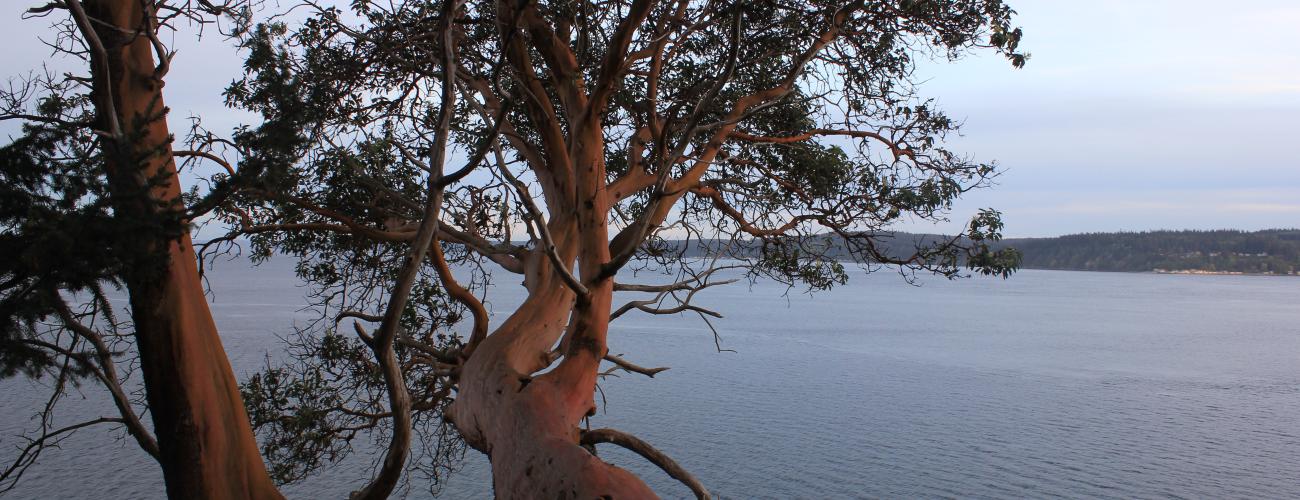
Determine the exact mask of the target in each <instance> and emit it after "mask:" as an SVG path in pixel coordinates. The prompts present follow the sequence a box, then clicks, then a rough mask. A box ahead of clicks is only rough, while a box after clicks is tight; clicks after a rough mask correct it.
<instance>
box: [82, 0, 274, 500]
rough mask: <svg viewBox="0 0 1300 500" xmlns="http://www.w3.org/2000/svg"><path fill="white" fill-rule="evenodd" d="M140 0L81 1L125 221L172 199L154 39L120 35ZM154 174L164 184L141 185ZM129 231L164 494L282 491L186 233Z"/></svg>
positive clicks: (142, 16) (246, 495) (136, 316)
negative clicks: (116, 133) (112, 119)
mask: <svg viewBox="0 0 1300 500" xmlns="http://www.w3.org/2000/svg"><path fill="white" fill-rule="evenodd" d="M145 5H151V4H149V3H146V2H140V1H138V0H91V1H88V2H86V4H85V10H86V14H87V15H88V16H89V18H91V19H93V20H95V24H94V31H95V33H97V36H98V38H99V40H100V41H101V42H102V46H103V48H104V54H103V55H101V54H98V53H95V51H93V50H92V67H93V74H94V77H95V78H94V79H95V89H94V92H95V103H96V107H97V109H98V111H99V112H100V125H101V129H102V130H108V129H109V128H110V127H109V126H108V124H109V117H108V113H109V112H110V111H111V110H112V111H116V113H114V114H115V115H116V118H117V122H118V123H120V127H121V132H122V135H121V138H120V139H118V140H106V141H105V142H106V144H107V145H106V152H107V156H108V158H109V160H108V165H107V166H108V174H109V179H110V187H111V189H112V194H113V197H114V203H115V210H116V211H117V213H118V215H119V216H120V217H122V219H123V220H124V221H135V222H146V221H157V220H159V219H158V215H159V214H160V213H163V212H165V211H167V210H171V209H179V207H180V201H179V200H180V185H179V183H178V180H177V175H176V164H175V161H174V160H173V158H172V154H171V140H172V139H171V135H170V133H169V131H168V129H167V122H166V119H165V108H164V107H163V101H162V89H161V87H162V82H161V81H159V80H158V79H157V77H156V75H155V60H154V49H153V47H152V46H151V44H150V41H149V39H148V38H147V37H145V36H140V35H135V36H131V37H126V36H125V35H123V34H124V33H127V34H129V33H134V32H136V30H139V29H141V28H142V23H144V22H145V21H149V22H152V21H151V20H152V19H153V15H154V13H153V12H152V11H147V10H145V8H144V6H145ZM105 24H106V25H107V26H105ZM144 29H149V27H147V26H146V27H145V28H144ZM84 31H85V28H84V27H83V32H84ZM105 72H107V74H105ZM110 100H111V101H110ZM108 131H109V132H112V131H111V130H108ZM151 179H158V180H161V181H162V182H161V183H158V184H154V185H153V186H152V187H150V188H149V189H148V191H141V188H142V187H144V186H145V185H146V184H145V183H146V182H149V181H150V180H151ZM132 236H139V237H138V238H134V239H133V241H131V242H129V244H130V245H131V247H130V251H131V253H132V255H131V258H133V259H134V261H133V262H132V263H131V265H129V266H128V269H127V273H126V282H127V287H128V291H129V292H130V296H131V312H132V319H133V320H134V326H135V335H136V340H137V345H138V347H139V350H140V367H141V371H142V372H143V373H144V381H145V388H146V391H147V395H148V401H149V413H150V414H151V415H152V416H153V421H154V432H155V434H156V436H157V440H158V445H159V450H160V456H159V461H160V462H161V464H162V468H163V476H164V479H165V480H166V483H167V494H168V496H169V497H171V498H185V499H265V498H272V499H274V498H282V497H281V495H280V493H279V492H278V491H277V490H276V488H275V485H274V484H273V483H272V482H271V479H270V476H269V475H268V474H267V472H266V468H265V466H264V464H263V462H262V457H261V455H260V454H259V453H258V448H257V441H256V440H255V438H254V435H253V431H252V428H251V426H250V425H249V422H248V416H247V414H246V413H245V410H244V404H243V400H242V398H241V397H240V394H239V386H238V383H237V382H236V380H235V376H234V373H233V371H232V370H231V368H230V363H229V361H228V359H227V357H226V353H225V350H224V349H223V347H222V345H221V338H220V337H219V336H218V333H217V328H216V324H215V323H214V322H213V320H212V314H211V312H210V311H209V310H208V304H207V299H206V297H205V296H204V294H203V287H202V284H201V283H200V279H199V274H198V268H197V265H196V263H195V256H194V249H193V245H192V243H191V241H190V237H189V235H188V234H187V233H185V232H184V231H181V234H180V235H179V237H176V236H172V237H169V236H167V235H165V234H161V231H158V230H154V231H152V232H149V233H146V232H144V231H141V232H140V233H139V234H133V235H132Z"/></svg>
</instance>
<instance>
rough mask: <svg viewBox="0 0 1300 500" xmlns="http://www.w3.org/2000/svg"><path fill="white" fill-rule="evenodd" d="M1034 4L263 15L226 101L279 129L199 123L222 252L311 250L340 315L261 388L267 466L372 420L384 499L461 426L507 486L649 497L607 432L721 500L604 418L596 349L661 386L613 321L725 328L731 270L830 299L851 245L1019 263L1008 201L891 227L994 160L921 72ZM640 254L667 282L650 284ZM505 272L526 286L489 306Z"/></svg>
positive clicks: (258, 407) (577, 6) (982, 181)
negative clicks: (590, 421) (929, 90)
mask: <svg viewBox="0 0 1300 500" xmlns="http://www.w3.org/2000/svg"><path fill="white" fill-rule="evenodd" d="M1011 15H1012V11H1011V10H1010V9H1009V8H1008V7H1007V6H1006V5H1004V4H1003V3H1002V2H1001V1H998V0H893V1H872V2H866V1H859V2H727V1H707V2H697V1H652V0H644V1H643V0H634V1H615V2H578V1H573V2H532V1H529V0H501V1H496V2H470V1H453V2H431V1H392V2H371V1H367V0H356V1H353V2H350V3H348V4H347V5H340V6H331V5H325V4H321V3H318V2H305V3H303V4H302V5H299V6H297V8H295V9H294V10H293V13H292V14H291V15H290V17H292V18H293V19H297V20H298V21H294V22H293V23H290V22H288V21H285V20H283V19H289V18H290V17H285V18H277V19H281V20H278V21H275V22H268V23H265V24H261V25H259V26H257V27H256V28H255V29H252V30H250V31H248V33H247V34H246V35H245V36H244V37H243V38H242V39H241V46H242V48H243V50H244V51H245V53H246V54H247V61H246V64H245V68H246V72H245V75H243V77H242V78H238V79H236V80H235V81H234V82H233V83H232V85H231V86H230V87H229V89H228V91H227V94H226V95H227V99H228V102H229V104H230V105H232V106H234V107H238V108H242V109H245V110H249V111H252V112H255V113H257V114H259V115H260V116H261V119H260V121H259V122H257V123H254V124H251V125H250V126H247V127H243V128H240V129H238V130H236V131H235V132H234V134H233V135H232V136H230V137H229V138H222V137H220V136H218V135H215V134H210V133H198V134H196V135H195V136H194V142H195V146H194V147H195V148H196V149H197V150H199V151H201V152H203V155H204V157H205V158H207V159H210V160H212V161H213V162H215V163H219V164H220V165H222V167H223V168H222V171H223V172H224V173H222V174H220V175H217V176H215V177H214V178H213V179H212V181H213V182H212V187H211V190H210V191H208V192H207V193H206V194H205V196H203V197H202V198H201V199H196V200H195V201H194V206H193V208H191V210H192V211H195V212H203V213H207V212H209V211H211V212H212V213H215V214H218V216H219V218H220V219H221V221H223V223H224V224H225V225H226V227H230V228H231V229H232V230H231V232H230V234H228V235H227V236H225V237H222V238H219V239H218V240H215V241H213V242H210V244H211V246H210V247H209V249H212V250H220V249H224V248H227V246H226V245H234V244H238V242H241V241H245V238H246V239H247V241H251V245H252V249H253V254H254V256H255V257H258V258H267V257H269V256H271V255H273V254H277V253H279V254H292V255H296V256H298V258H299V265H298V268H297V269H298V272H299V274H300V275H301V276H302V277H303V278H304V279H306V280H307V281H309V282H310V283H312V284H313V286H314V288H313V291H314V297H315V298H316V299H317V305H318V306H319V307H320V311H321V312H322V314H321V321H319V322H317V323H315V324H314V325H313V327H312V328H308V329H307V331H304V332H303V334H302V335H301V336H300V337H298V340H297V342H296V345H295V350H294V353H295V354H296V360H295V361H294V362H292V363H289V364H287V365H284V366H273V367H270V368H268V370H267V371H266V372H264V373H262V374H259V375H257V376H255V377H253V378H252V379H251V380H249V381H248V383H247V384H246V385H245V387H244V391H245V397H246V399H247V400H248V403H249V407H250V410H251V416H252V420H253V424H254V426H255V427H256V428H257V431H258V433H259V436H260V437H261V438H262V440H263V453H264V455H265V456H266V457H267V459H268V460H269V461H270V462H271V467H272V470H273V472H274V475H275V476H276V478H277V479H279V480H282V481H286V480H294V479H297V478H301V477H304V476H306V475H308V474H310V473H312V472H313V471H314V470H315V469H316V468H317V467H319V466H320V465H321V464H322V463H323V461H327V460H330V459H335V458H337V457H338V456H340V455H341V454H342V453H343V452H346V451H347V450H349V449H350V446H351V445H350V444H351V442H352V439H353V438H354V437H355V436H357V435H358V434H359V433H366V432H371V433H374V435H376V436H378V437H379V438H380V442H381V443H383V444H384V445H385V447H384V448H383V450H384V451H383V457H382V460H381V462H380V463H379V466H378V469H377V471H376V474H375V479H374V481H373V482H371V483H370V484H369V485H367V486H366V488H364V489H363V490H361V491H359V492H358V495H365V496H372V497H373V496H382V495H386V494H388V493H389V492H391V491H392V490H393V488H394V485H395V484H396V483H397V482H398V480H399V478H400V477H401V475H402V471H403V469H404V468H411V469H417V470H424V471H426V472H431V473H434V474H436V473H437V472H438V467H439V466H440V465H442V464H444V463H445V462H443V461H442V460H441V458H443V457H445V456H446V455H448V454H451V453H454V448H449V447H448V446H447V444H448V441H447V439H446V437H447V436H448V435H449V434H452V433H454V434H456V435H458V436H459V437H460V438H463V442H464V443H466V444H468V446H470V447H472V448H474V449H476V450H479V451H481V452H483V453H486V454H487V455H488V456H489V457H490V460H491V464H492V476H493V482H494V488H495V492H496V494H497V495H499V496H502V497H556V496H559V497H562V498H598V497H599V498H608V497H615V498H640V497H649V496H652V495H653V493H652V492H651V491H650V490H649V489H648V488H647V487H646V485H645V484H644V483H643V482H642V481H641V480H639V479H638V478H636V477H634V476H633V475H632V474H630V473H628V472H627V471H625V470H623V469H620V468H618V467H616V466H614V465H611V464H608V463H606V462H604V461H602V460H601V459H600V458H599V457H598V456H597V455H596V453H595V445H596V444H600V443H614V444H617V445H621V446H625V447H628V448H631V449H633V450H634V451H636V452H638V453H640V454H641V455H642V456H643V457H645V458H646V459H648V460H650V461H652V462H654V463H655V464H657V465H659V466H660V467H662V468H663V469H664V470H666V471H667V472H668V473H669V474H670V475H672V476H673V477H675V478H677V479H679V480H681V481H682V482H683V483H685V484H686V485H688V486H689V487H690V488H691V489H692V490H693V491H695V493H697V494H698V495H700V496H706V495H707V490H706V489H705V488H704V486H702V485H701V484H700V483H699V481H697V480H696V479H694V478H693V477H692V476H691V475H690V474H689V473H688V472H687V471H686V470H685V469H684V468H683V467H681V466H679V465H678V464H676V463H675V462H673V461H672V460H671V459H669V458H667V457H666V456H664V455H663V454H662V453H660V452H658V451H657V450H655V449H654V448H653V447H652V446H651V445H650V444H648V443H645V442H643V441H641V440H639V439H637V438H635V437H633V436H632V435H630V434H627V433H625V432H623V431H616V430H612V429H597V430H589V429H586V428H584V426H583V425H582V423H583V420H584V418H586V417H588V416H590V415H592V414H593V413H594V412H595V411H596V404H595V401H594V399H593V394H594V391H595V390H596V383H597V381H598V380H599V378H600V377H601V376H602V374H603V373H605V372H603V371H602V363H610V365H609V366H612V368H614V369H624V370H628V371H632V372H641V373H645V374H647V375H653V374H654V373H655V370H651V369H646V368H642V367H640V366H637V365H636V364H635V363H634V361H636V360H635V358H633V359H631V360H628V359H623V358H621V357H615V356H611V355H610V347H611V345H610V337H609V335H608V334H609V331H610V322H611V320H613V319H615V318H617V317H618V316H620V315H622V314H641V313H649V314H671V313H678V312H685V313H691V314H698V315H699V316H700V317H701V318H702V319H705V320H706V321H707V320H708V318H709V317H711V316H716V314H715V313H713V312H712V311H710V310H708V309H707V308H706V307H705V306H703V305H701V303H700V300H701V299H700V297H702V295H699V294H698V292H700V291H701V290H703V289H705V288H707V287H709V286H712V285H715V284H719V283H720V282H725V281H727V280H726V279H723V278H724V276H723V275H725V274H728V273H730V275H732V276H734V275H735V274H736V273H743V274H744V275H746V276H749V277H752V278H768V279H776V280H779V281H782V282H786V283H790V284H792V285H793V284H796V283H798V284H804V285H806V286H808V287H810V288H814V289H821V288H828V287H831V286H833V285H835V284H838V283H842V282H843V281H844V280H845V279H846V276H847V275H846V273H845V271H844V268H843V267H842V264H841V263H840V262H842V261H853V262H857V263H859V264H860V265H863V266H866V267H867V268H869V269H875V268H877V267H879V266H885V265H891V266H899V267H901V268H902V269H904V270H905V271H912V272H914V271H916V270H928V271H933V272H936V273H939V274H942V275H946V276H955V275H958V274H960V273H961V272H962V268H963V267H967V268H970V269H973V270H975V271H977V272H981V273H986V274H1001V275H1006V274H1008V273H1009V272H1010V271H1011V270H1012V269H1013V268H1014V267H1015V265H1016V261H1017V258H1018V256H1017V254H1015V252H1014V251H996V252H995V251H991V250H990V246H989V243H991V242H992V241H996V240H997V239H998V238H999V237H1000V234H999V233H1000V229H1001V222H1000V221H999V219H998V214H997V213H996V212H994V211H982V212H980V213H978V214H975V215H974V216H973V217H972V218H971V219H970V223H969V225H968V226H967V230H966V231H964V233H963V234H961V235H956V236H954V237H952V238H948V239H939V240H932V241H925V242H920V243H918V244H915V245H912V244H910V243H909V245H906V246H905V245H900V244H897V243H896V242H895V243H894V244H890V242H889V241H888V237H887V233H885V232H884V229H886V228H887V227H889V226H890V225H891V224H893V223H895V222H897V221H899V220H900V219H902V218H905V217H910V218H913V219H920V220H939V219H943V218H945V217H947V216H948V213H949V210H950V208H951V203H952V201H953V200H954V199H955V198H957V197H958V196H959V195H961V194H962V193H964V192H965V191H967V190H970V189H974V188H978V187H982V186H986V185H987V184H988V182H989V179H990V178H991V177H992V176H993V175H995V174H996V169H995V167H994V166H993V165H991V164H988V163H980V162H975V161H972V160H970V159H968V158H967V157H965V156H962V155H959V154H956V153H953V152H951V151H948V150H946V149H943V147H942V141H943V139H944V137H945V135H946V134H949V133H951V132H953V131H954V130H955V129H956V126H957V125H956V123H955V122H954V121H953V120H951V119H949V118H947V117H946V116H944V115H943V114H942V113H941V112H940V111H939V110H937V109H935V108H934V106H932V105H931V103H930V101H928V100H926V99H924V98H922V97H920V96H919V95H917V93H916V87H915V85H914V82H913V80H912V78H911V75H912V73H913V70H914V68H915V65H916V62H917V61H918V59H924V58H955V57H959V56H961V55H962V54H964V53H966V52H968V51H970V50H975V49H989V50H993V51H996V52H998V53H1000V54H1002V55H1004V56H1005V57H1006V58H1008V59H1009V60H1010V62H1011V64H1012V65H1014V66H1020V65H1021V64H1023V63H1024V56H1023V55H1022V54H1021V53H1019V52H1017V45H1018V42H1019V40H1020V31H1019V30H1018V29H1015V28H1013V27H1012V26H1011V24H1010V22H1011V20H1010V17H1011ZM629 267H636V268H638V269H653V270H655V271H658V272H662V273H664V274H665V275H666V276H671V277H672V279H668V280H666V282H665V280H659V282H658V283H656V284H645V283H632V282H627V281H624V279H625V278H626V277H627V276H628V274H627V273H623V274H620V270H624V269H627V268H629ZM724 267H725V268H731V269H728V270H727V271H723V272H719V270H720V268H724ZM512 274H513V275H518V277H517V278H512V277H511V275H512ZM492 280H494V281H495V282H496V283H498V285H497V286H510V285H514V284H515V283H522V286H523V287H524V288H525V289H526V292H527V293H526V299H525V300H524V301H523V302H522V304H520V305H519V306H518V307H517V308H516V309H514V310H513V312H510V314H509V315H508V317H506V319H504V321H501V322H500V323H499V324H496V325H489V322H488V311H487V309H486V307H485V305H484V300H485V294H486V293H488V292H489V291H490V289H489V288H488V286H487V283H489V281H492ZM616 292H618V295H617V296H618V297H619V298H620V300H618V301H616V300H615V298H616ZM623 292H626V294H633V295H636V294H640V295H641V296H640V297H632V298H630V299H624V298H623V296H624V295H625V294H624V293H623ZM413 443H418V445H416V446H415V449H416V450H419V451H421V453H419V454H418V456H417V458H415V459H412V458H411V455H412V444H413Z"/></svg>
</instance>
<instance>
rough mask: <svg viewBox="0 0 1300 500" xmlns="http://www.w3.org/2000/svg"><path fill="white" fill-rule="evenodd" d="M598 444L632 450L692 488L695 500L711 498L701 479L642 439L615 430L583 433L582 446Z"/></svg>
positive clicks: (593, 430)
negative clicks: (607, 444)
mask: <svg viewBox="0 0 1300 500" xmlns="http://www.w3.org/2000/svg"><path fill="white" fill-rule="evenodd" d="M598 443H610V444H616V445H619V446H622V447H624V448H627V449H629V450H632V451H634V452H636V454H637V455H641V457H642V458H644V459H646V460H649V461H650V463H652V464H655V466H657V467H659V468H660V469H663V471H664V472H667V473H668V475H669V476H670V477H672V478H673V479H676V480H677V481H679V482H681V483H682V484H684V485H686V487H687V488H690V489H691V492H692V493H695V498H699V499H707V498H711V497H710V496H709V490H708V489H707V488H705V487H704V484H703V483H701V482H700V480H699V479H696V478H695V476H693V475H691V473H690V472H687V471H686V469H684V468H682V466H681V465H678V464H677V462H675V461H673V459H672V458H669V457H668V455H665V454H664V452H662V451H659V450H657V449H655V447H654V446H650V443H647V442H645V441H643V440H641V438H638V437H636V436H633V435H631V434H628V433H626V432H623V431H617V430H614V429H591V430H586V431H582V438H581V440H580V444H582V445H586V446H592V445H595V444H598Z"/></svg>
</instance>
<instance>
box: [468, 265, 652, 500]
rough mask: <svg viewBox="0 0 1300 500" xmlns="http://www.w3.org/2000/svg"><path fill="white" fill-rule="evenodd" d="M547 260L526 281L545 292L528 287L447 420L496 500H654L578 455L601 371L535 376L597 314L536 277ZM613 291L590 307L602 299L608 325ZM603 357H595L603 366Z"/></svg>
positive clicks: (624, 476)
mask: <svg viewBox="0 0 1300 500" xmlns="http://www.w3.org/2000/svg"><path fill="white" fill-rule="evenodd" d="M544 259H545V258H544V257H540V256H538V255H534V256H533V258H532V259H531V260H532V263H533V264H534V265H530V266H529V267H530V268H541V270H539V271H538V272H537V273H530V276H529V279H537V281H538V282H539V283H536V284H531V283H530V285H532V286H530V287H529V288H530V291H531V294H530V295H529V297H528V299H527V300H525V301H524V303H523V305H521V306H520V307H519V309H518V310H516V311H515V313H514V314H512V315H511V316H510V318H509V319H507V320H506V321H505V323H503V324H502V325H501V326H500V327H499V328H498V329H497V331H496V332H494V333H493V334H492V335H489V336H488V337H487V338H486V339H485V340H484V341H483V343H482V344H481V345H480V346H479V347H478V349H477V350H475V352H474V355H473V356H471V357H470V359H469V360H468V361H467V362H466V363H465V367H464V370H463V371H462V372H461V378H460V385H459V392H458V394H457V398H456V402H455V404H454V405H453V406H452V407H451V409H450V411H449V412H448V416H449V418H451V420H452V422H453V423H455V424H456V427H457V429H458V430H459V431H460V433H461V436H463V437H464V438H465V440H466V442H467V443H469V445H470V446H472V447H474V448H475V449H477V450H479V451H482V452H483V453H486V454H487V455H488V458H489V460H491V462H492V486H493V489H494V490H495V492H496V495H497V497H498V498H548V499H549V498H582V499H594V498H618V499H637V498H655V497H656V496H655V494H654V492H653V491H651V490H650V488H649V487H647V486H646V485H645V483H644V482H642V481H641V479H639V478H637V477H636V476H635V475H633V474H632V473H630V472H628V471H626V470H623V469H620V468H618V467H616V466H613V465H610V464H608V463H605V462H604V461H602V460H600V459H599V458H598V457H596V456H595V455H592V454H591V452H589V451H587V449H586V448H583V447H582V446H580V445H579V438H580V436H579V432H580V431H579V427H578V426H579V424H581V422H582V419H583V418H584V417H587V416H590V415H592V414H593V413H595V410H596V407H595V404H594V403H593V401H592V397H593V395H592V393H593V391H594V390H595V383H596V370H595V369H591V370H581V373H577V372H575V371H574V370H573V367H572V365H568V364H566V363H561V364H560V366H557V367H556V368H555V369H553V370H551V371H549V372H546V373H544V374H542V375H538V376H536V377H530V375H529V374H532V373H535V372H537V371H538V370H541V369H544V368H545V367H546V366H548V365H549V364H550V359H551V358H550V354H549V353H550V350H551V348H552V346H554V345H555V343H556V342H557V341H558V340H559V338H560V336H561V335H562V334H563V333H564V332H565V329H566V326H567V327H569V328H575V327H576V325H578V324H580V323H582V322H583V321H584V320H583V316H584V311H590V310H593V308H592V306H596V304H587V305H585V306H584V305H581V304H579V305H578V307H575V303H574V294H573V292H572V291H570V290H569V289H568V288H567V287H565V285H564V284H563V283H561V282H560V280H559V279H558V278H555V277H554V275H552V276H550V277H539V276H538V274H540V273H542V272H545V271H548V269H547V266H546V264H545V263H544V262H540V261H543V260H544ZM612 290H613V288H612V282H610V285H609V286H606V287H600V288H597V289H593V290H591V295H590V296H591V297H600V296H602V295H603V296H604V297H605V299H604V300H603V301H601V300H595V301H593V302H604V304H605V305H604V307H605V310H606V313H605V316H606V317H608V307H609V306H608V303H609V302H608V301H609V299H610V297H611V296H612ZM594 310H599V309H594ZM597 316H598V315H597ZM601 349H602V350H603V349H604V347H603V345H602V346H601ZM603 354H604V353H603V352H601V353H592V354H589V355H594V356H596V360H597V361H596V362H599V358H600V357H602V356H603ZM570 355H572V353H571V354H570ZM568 359H570V357H569V356H566V361H568ZM575 374H577V375H578V376H577V378H576V379H575V378H573V375H575Z"/></svg>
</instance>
